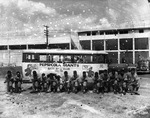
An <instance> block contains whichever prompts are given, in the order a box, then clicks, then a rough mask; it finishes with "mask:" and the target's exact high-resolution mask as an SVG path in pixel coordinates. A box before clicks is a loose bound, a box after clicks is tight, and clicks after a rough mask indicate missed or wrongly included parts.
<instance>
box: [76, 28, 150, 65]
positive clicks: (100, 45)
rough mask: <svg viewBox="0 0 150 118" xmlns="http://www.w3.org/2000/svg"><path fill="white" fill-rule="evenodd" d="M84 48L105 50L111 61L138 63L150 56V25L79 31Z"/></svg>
mask: <svg viewBox="0 0 150 118" xmlns="http://www.w3.org/2000/svg"><path fill="white" fill-rule="evenodd" d="M78 35H79V40H80V43H81V46H82V48H83V49H90V50H105V51H107V52H108V55H109V62H110V63H133V64H135V63H137V61H138V60H139V59H147V58H149V57H150V27H139V28H125V29H108V30H91V31H81V32H78Z"/></svg>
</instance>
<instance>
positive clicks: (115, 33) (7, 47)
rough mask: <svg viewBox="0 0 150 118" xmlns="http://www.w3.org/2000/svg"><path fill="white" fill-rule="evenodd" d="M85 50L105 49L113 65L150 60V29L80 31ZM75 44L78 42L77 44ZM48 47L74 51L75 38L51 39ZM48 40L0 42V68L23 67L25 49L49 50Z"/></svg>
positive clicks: (32, 39) (79, 37) (79, 40)
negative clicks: (7, 66) (9, 66)
mask: <svg viewBox="0 0 150 118" xmlns="http://www.w3.org/2000/svg"><path fill="white" fill-rule="evenodd" d="M76 40H78V41H77V42H76V44H77V43H78V42H80V44H81V46H82V49H89V50H105V51H106V52H108V57H109V62H110V63H133V64H135V63H137V61H138V60H140V59H147V58H149V57H150V27H139V28H124V29H106V30H88V31H80V32H78V37H76ZM74 42H75V41H74ZM48 44H49V48H61V49H75V47H74V45H73V44H72V37H71V36H65V37H57V38H51V37H50V38H49V40H48ZM46 47H47V45H46V39H45V38H44V36H43V37H41V38H27V39H21V38H20V39H19V38H18V39H17V38H16V39H11V38H7V39H6V38H5V39H1V43H0V65H1V66H5V65H7V64H12V65H16V66H18V65H19V66H20V65H21V61H22V50H24V49H46Z"/></svg>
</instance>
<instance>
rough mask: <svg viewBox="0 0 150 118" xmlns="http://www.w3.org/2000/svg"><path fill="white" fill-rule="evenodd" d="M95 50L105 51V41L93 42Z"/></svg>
mask: <svg viewBox="0 0 150 118" xmlns="http://www.w3.org/2000/svg"><path fill="white" fill-rule="evenodd" d="M92 42H93V50H104V40H93V41H92Z"/></svg>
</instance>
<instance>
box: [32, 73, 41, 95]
mask: <svg viewBox="0 0 150 118" xmlns="http://www.w3.org/2000/svg"><path fill="white" fill-rule="evenodd" d="M32 89H33V91H35V92H39V91H40V79H39V78H38V75H37V72H36V71H33V78H32Z"/></svg>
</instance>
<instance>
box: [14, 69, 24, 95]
mask: <svg viewBox="0 0 150 118" xmlns="http://www.w3.org/2000/svg"><path fill="white" fill-rule="evenodd" d="M14 83H15V92H16V93H20V92H21V84H22V76H21V74H20V72H19V71H17V72H16V76H15V78H14Z"/></svg>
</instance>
